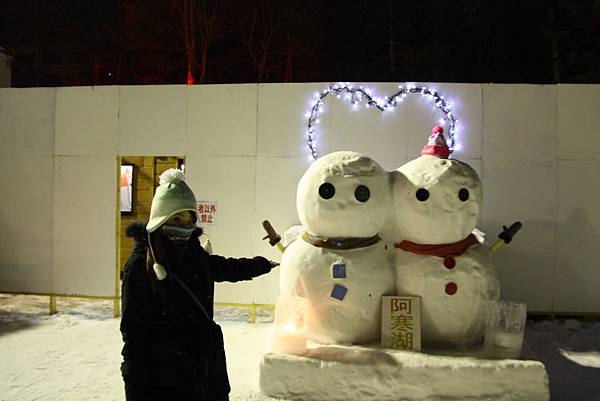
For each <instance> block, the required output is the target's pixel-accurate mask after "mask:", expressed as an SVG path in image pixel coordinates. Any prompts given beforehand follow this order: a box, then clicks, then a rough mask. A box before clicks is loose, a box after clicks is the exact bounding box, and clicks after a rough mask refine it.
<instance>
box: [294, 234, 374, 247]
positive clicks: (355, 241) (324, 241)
mask: <svg viewBox="0 0 600 401" xmlns="http://www.w3.org/2000/svg"><path fill="white" fill-rule="evenodd" d="M302 239H304V241H306V242H308V243H309V244H311V245H314V246H316V247H318V248H327V249H337V250H348V249H357V248H365V247H367V246H371V245H375V244H376V243H378V242H379V241H381V238H379V234H375V235H374V236H372V237H366V238H356V237H347V238H335V237H334V238H329V237H318V236H316V235H312V234H310V233H308V232H305V233H304V234H303V235H302Z"/></svg>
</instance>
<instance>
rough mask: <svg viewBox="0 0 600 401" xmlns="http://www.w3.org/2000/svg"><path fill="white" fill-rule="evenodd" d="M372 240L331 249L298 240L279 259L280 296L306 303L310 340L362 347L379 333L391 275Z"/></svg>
mask: <svg viewBox="0 0 600 401" xmlns="http://www.w3.org/2000/svg"><path fill="white" fill-rule="evenodd" d="M384 248H385V245H384V244H383V242H382V241H378V242H377V243H376V244H374V245H370V246H367V247H362V248H356V249H350V250H335V249H327V248H322V247H317V246H315V245H312V244H309V243H308V242H307V241H306V240H304V239H302V238H298V239H297V240H296V241H294V242H293V243H292V244H291V245H290V246H289V247H288V248H287V249H286V251H285V253H284V254H283V258H282V262H281V265H282V266H283V267H284V268H283V269H282V272H281V277H282V279H281V292H282V293H284V294H289V295H296V296H301V297H305V298H306V299H307V300H308V303H307V306H308V310H307V313H306V318H307V322H306V323H307V332H308V336H309V338H311V339H312V340H314V341H317V342H320V343H324V344H331V343H368V342H373V341H377V340H378V339H379V333H380V330H381V296H382V295H393V294H394V291H395V281H394V271H393V269H392V268H391V266H390V264H389V262H388V260H387V258H386V257H385V249H384Z"/></svg>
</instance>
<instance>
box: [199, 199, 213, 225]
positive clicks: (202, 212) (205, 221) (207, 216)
mask: <svg viewBox="0 0 600 401" xmlns="http://www.w3.org/2000/svg"><path fill="white" fill-rule="evenodd" d="M196 208H197V210H198V223H199V224H200V225H201V226H203V227H206V226H216V225H217V210H218V208H217V202H214V201H198V204H197V205H196Z"/></svg>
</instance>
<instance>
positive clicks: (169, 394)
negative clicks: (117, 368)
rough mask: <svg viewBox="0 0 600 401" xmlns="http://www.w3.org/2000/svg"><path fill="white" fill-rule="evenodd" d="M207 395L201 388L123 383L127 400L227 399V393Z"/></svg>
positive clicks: (181, 400) (191, 400)
mask: <svg viewBox="0 0 600 401" xmlns="http://www.w3.org/2000/svg"><path fill="white" fill-rule="evenodd" d="M208 397H209V396H208V395H207V394H206V393H205V392H204V391H203V390H202V389H201V388H194V387H158V386H148V387H146V386H140V385H139V384H135V385H133V384H130V383H125V399H126V400H127V401H229V395H227V394H226V395H224V396H220V397H218V398H216V399H215V398H214V397H213V398H212V399H211V398H208Z"/></svg>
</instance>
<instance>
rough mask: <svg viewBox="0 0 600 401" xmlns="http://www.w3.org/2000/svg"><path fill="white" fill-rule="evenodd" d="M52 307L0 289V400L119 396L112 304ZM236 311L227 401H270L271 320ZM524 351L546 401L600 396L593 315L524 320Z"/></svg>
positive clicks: (594, 400) (229, 338) (599, 352)
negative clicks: (266, 387) (544, 385)
mask: <svg viewBox="0 0 600 401" xmlns="http://www.w3.org/2000/svg"><path fill="white" fill-rule="evenodd" d="M58 309H59V313H58V314H56V315H53V316H48V314H47V313H48V298H47V297H37V296H22V295H2V294H0V361H1V362H0V366H1V369H0V400H2V401H17V400H18V401H29V400H31V401H33V400H44V401H54V400H56V401H58V400H61V401H71V400H72V401H75V400H77V401H85V400H123V399H124V395H123V385H122V380H121V375H120V371H119V365H120V362H121V355H120V350H121V336H120V332H119V319H118V318H117V319H115V318H113V317H112V302H110V301H100V300H82V299H64V298H60V299H59V300H58ZM237 312H239V311H231V310H222V311H221V313H218V314H217V318H218V320H219V322H220V324H221V325H222V327H223V331H224V334H225V345H226V351H227V358H228V368H229V376H230V380H231V385H232V388H233V389H232V392H231V400H238V401H242V400H244V401H246V400H248V401H268V400H273V399H272V398H270V397H267V396H264V395H262V394H260V392H259V391H258V364H259V360H260V356H261V355H262V354H263V353H265V352H268V351H269V349H270V345H269V337H270V336H271V324H270V323H256V324H251V323H246V322H244V321H239V320H238V321H232V320H225V319H231V318H233V317H236V318H243V317H244V314H243V313H241V314H240V313H237ZM260 320H261V319H259V321H260ZM262 320H268V317H266V318H263V319H262ZM525 353H526V355H525V356H526V357H529V358H531V359H539V360H541V361H542V362H544V364H545V365H546V369H547V370H548V373H549V375H550V388H551V399H552V400H553V401H600V322H599V321H598V320H591V319H588V320H585V319H580V320H566V321H565V320H555V321H549V320H537V321H529V322H528V326H527V331H526V349H525Z"/></svg>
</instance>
